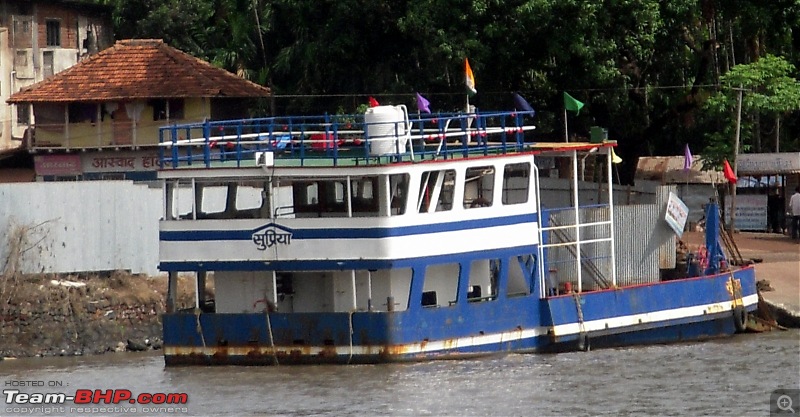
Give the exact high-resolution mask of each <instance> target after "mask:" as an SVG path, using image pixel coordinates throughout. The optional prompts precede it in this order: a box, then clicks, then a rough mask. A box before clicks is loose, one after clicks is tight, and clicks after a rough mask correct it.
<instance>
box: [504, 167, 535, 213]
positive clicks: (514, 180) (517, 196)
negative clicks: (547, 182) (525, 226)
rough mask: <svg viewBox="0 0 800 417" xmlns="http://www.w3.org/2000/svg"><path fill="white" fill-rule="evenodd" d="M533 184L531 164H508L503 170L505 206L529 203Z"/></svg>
mask: <svg viewBox="0 0 800 417" xmlns="http://www.w3.org/2000/svg"><path fill="white" fill-rule="evenodd" d="M530 183H531V164H529V163H527V162H524V163H520V164H508V165H506V167H505V169H504V170H503V197H502V199H503V204H507V205H510V204H523V203H527V202H528V193H529V189H530Z"/></svg>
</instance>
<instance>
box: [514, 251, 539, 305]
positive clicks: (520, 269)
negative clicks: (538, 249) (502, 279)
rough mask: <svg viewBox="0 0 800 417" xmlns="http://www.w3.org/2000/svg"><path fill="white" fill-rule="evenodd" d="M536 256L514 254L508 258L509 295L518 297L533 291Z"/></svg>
mask: <svg viewBox="0 0 800 417" xmlns="http://www.w3.org/2000/svg"><path fill="white" fill-rule="evenodd" d="M535 268H536V258H534V257H533V256H532V255H524V256H513V257H511V258H509V259H508V293H507V294H508V296H509V297H518V296H524V295H528V294H530V293H531V286H532V285H533V276H534V272H535Z"/></svg>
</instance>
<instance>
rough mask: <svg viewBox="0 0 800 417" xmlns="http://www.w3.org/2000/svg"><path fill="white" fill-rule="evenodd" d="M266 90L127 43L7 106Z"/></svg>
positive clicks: (185, 57)
mask: <svg viewBox="0 0 800 417" xmlns="http://www.w3.org/2000/svg"><path fill="white" fill-rule="evenodd" d="M269 95H270V90H269V89H268V88H266V87H263V86H260V85H258V84H255V83H252V82H250V81H247V80H245V79H243V78H241V77H238V76H236V75H234V74H232V73H230V72H228V71H226V70H224V69H221V68H217V67H214V66H212V65H211V64H209V63H207V62H205V61H202V60H200V59H197V58H195V57H193V56H191V55H189V54H187V53H185V52H181V51H179V50H177V49H175V48H172V47H170V46H168V45H167V44H165V43H164V42H163V41H162V40H159V39H129V40H122V41H117V43H116V44H115V45H114V46H112V47H110V48H108V49H106V50H103V51H101V52H100V53H98V54H96V55H93V56H92V57H90V58H88V59H87V60H85V61H81V62H79V63H77V64H76V65H74V66H72V67H70V68H68V69H66V70H64V71H62V72H59V73H58V74H55V75H54V76H52V77H49V78H47V79H45V80H42V81H40V82H38V83H36V84H33V85H31V86H29V87H25V88H23V89H21V90H20V91H19V92H17V93H15V94H13V95H11V97H10V98H9V99H8V102H9V103H43V102H48V103H52V102H61V103H65V102H104V101H121V100H130V99H148V98H188V97H236V98H242V97H266V96H269Z"/></svg>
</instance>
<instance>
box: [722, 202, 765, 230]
mask: <svg viewBox="0 0 800 417" xmlns="http://www.w3.org/2000/svg"><path fill="white" fill-rule="evenodd" d="M730 213H731V199H730V198H728V199H726V200H725V223H726V224H730V221H731V215H730ZM734 227H735V228H736V229H737V230H752V231H765V230H767V196H766V195H764V194H754V195H749V194H740V195H737V196H736V224H735V225H734Z"/></svg>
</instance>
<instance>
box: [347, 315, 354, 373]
mask: <svg viewBox="0 0 800 417" xmlns="http://www.w3.org/2000/svg"><path fill="white" fill-rule="evenodd" d="M353 313H354V312H353V311H351V312H350V314H349V315H348V322H349V324H350V356H349V357H348V358H347V364H348V365H349V364H350V361H351V360H352V359H353Z"/></svg>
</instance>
